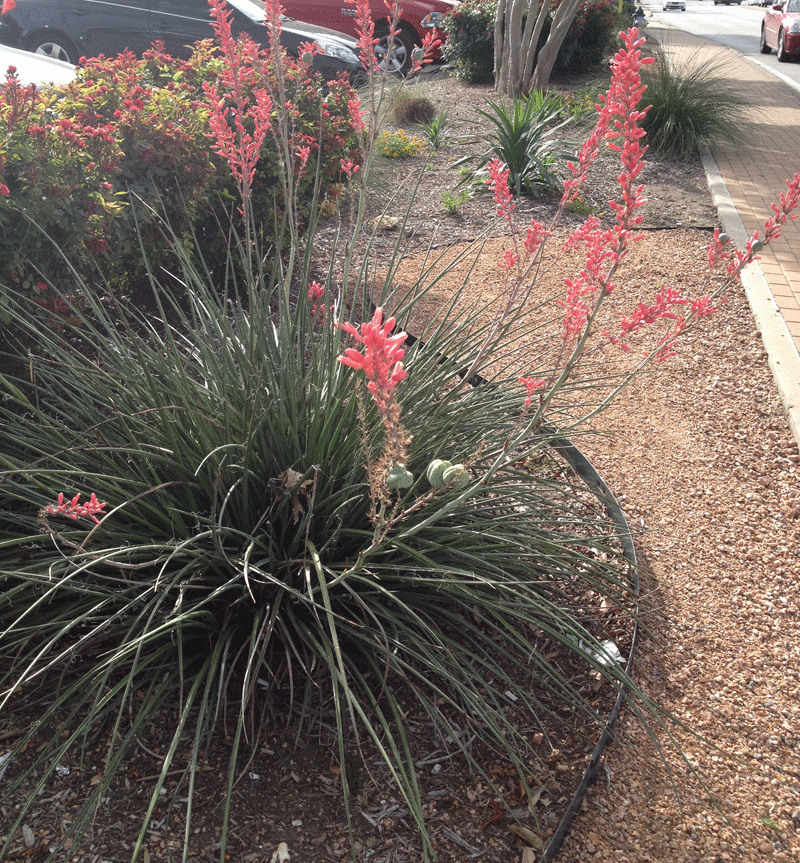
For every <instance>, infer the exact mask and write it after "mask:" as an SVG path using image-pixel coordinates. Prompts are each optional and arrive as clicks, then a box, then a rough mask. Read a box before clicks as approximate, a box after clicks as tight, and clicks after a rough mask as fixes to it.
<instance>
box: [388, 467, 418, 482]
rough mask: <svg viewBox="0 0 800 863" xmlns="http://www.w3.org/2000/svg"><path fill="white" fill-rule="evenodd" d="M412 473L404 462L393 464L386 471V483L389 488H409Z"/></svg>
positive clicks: (412, 479) (412, 478)
mask: <svg viewBox="0 0 800 863" xmlns="http://www.w3.org/2000/svg"><path fill="white" fill-rule="evenodd" d="M413 484H414V474H413V473H411V471H408V470H406V466H405V465H404V464H393V465H392V466H391V467H390V468H389V470H388V471H387V472H386V485H388V486H389V488H411V486H412V485H413Z"/></svg>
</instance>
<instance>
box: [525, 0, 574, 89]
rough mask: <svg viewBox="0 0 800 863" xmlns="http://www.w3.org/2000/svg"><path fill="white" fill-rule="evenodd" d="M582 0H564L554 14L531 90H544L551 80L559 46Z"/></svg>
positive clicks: (537, 63)
mask: <svg viewBox="0 0 800 863" xmlns="http://www.w3.org/2000/svg"><path fill="white" fill-rule="evenodd" d="M580 5H581V0H563V2H562V3H561V5H560V6H559V7H558V9H557V10H556V14H555V15H554V16H553V26H552V27H551V28H550V35H549V36H548V37H547V42H545V44H544V47H543V48H542V50H541V51H540V52H539V56H538V57H537V58H536V69H534V71H533V76H532V78H531V80H530V89H531V90H544V88H545V87H546V86H547V85H548V83H549V81H550V75H551V74H552V72H553V66H554V65H555V62H556V57H557V56H558V51H559V48H561V45H562V44H563V42H564V39H565V38H566V35H567V33H568V31H569V28H570V26H571V24H572V22H573V20H574V18H575V15H576V14H577V13H578V9H579V8H580Z"/></svg>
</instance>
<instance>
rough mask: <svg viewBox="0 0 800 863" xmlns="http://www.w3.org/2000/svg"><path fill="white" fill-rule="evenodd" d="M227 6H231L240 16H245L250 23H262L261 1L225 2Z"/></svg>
mask: <svg viewBox="0 0 800 863" xmlns="http://www.w3.org/2000/svg"><path fill="white" fill-rule="evenodd" d="M226 2H227V3H228V5H229V6H233V8H234V9H237V10H238V11H239V12H241V13H242V15H246V16H247V17H248V18H249V19H250V20H251V21H255V22H257V23H258V24H263V23H264V16H265V12H264V4H263V3H262V2H261V0H226Z"/></svg>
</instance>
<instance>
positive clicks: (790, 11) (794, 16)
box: [761, 0, 800, 63]
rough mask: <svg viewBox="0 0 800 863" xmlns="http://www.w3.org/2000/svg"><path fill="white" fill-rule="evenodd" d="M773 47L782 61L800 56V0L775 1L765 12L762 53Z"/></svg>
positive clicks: (766, 52)
mask: <svg viewBox="0 0 800 863" xmlns="http://www.w3.org/2000/svg"><path fill="white" fill-rule="evenodd" d="M773 48H775V50H776V51H777V52H778V60H779V61H780V62H781V63H785V62H786V61H787V60H789V59H790V58H791V57H797V56H800V0H788V2H787V3H785V4H784V3H775V4H774V5H773V6H770V8H769V9H767V11H766V13H765V14H764V20H763V22H762V23H761V53H762V54H769V53H770V52H771V51H772V49H773Z"/></svg>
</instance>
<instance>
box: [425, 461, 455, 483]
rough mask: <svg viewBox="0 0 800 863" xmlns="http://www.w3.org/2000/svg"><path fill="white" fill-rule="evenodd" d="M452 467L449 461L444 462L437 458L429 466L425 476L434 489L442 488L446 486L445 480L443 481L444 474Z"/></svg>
mask: <svg viewBox="0 0 800 863" xmlns="http://www.w3.org/2000/svg"><path fill="white" fill-rule="evenodd" d="M449 467H452V465H451V464H450V462H449V461H444V460H443V459H440V458H435V459H434V460H433V461H432V462H431V463H430V464H429V465H428V470H427V471H426V472H425V476H426V477H427V478H428V482H429V483H430V484H431V485H432V486H433V487H434V488H441V487H442V486H443V485H444V480H443V479H442V474H443V473H444V472H445V471H446V470H447V468H449Z"/></svg>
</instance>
